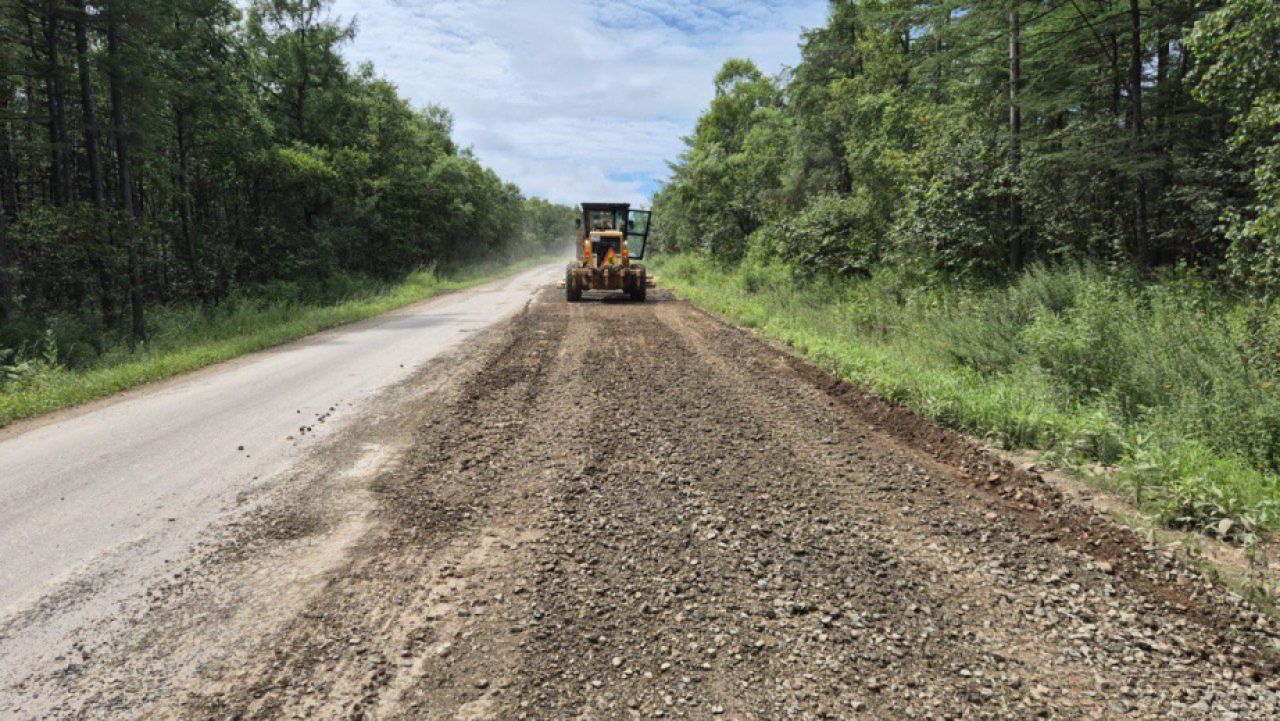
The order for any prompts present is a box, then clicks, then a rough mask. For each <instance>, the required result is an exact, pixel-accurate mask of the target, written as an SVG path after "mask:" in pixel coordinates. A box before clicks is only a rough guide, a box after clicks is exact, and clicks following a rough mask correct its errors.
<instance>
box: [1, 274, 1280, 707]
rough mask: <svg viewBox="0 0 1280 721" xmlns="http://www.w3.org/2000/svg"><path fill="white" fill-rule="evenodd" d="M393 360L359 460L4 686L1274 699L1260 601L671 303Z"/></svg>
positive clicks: (82, 699) (141, 690)
mask: <svg viewBox="0 0 1280 721" xmlns="http://www.w3.org/2000/svg"><path fill="white" fill-rule="evenodd" d="M415 382H416V383H418V384H420V386H421V387H420V389H419V390H424V389H425V390H427V391H429V392H424V393H423V400H422V402H420V403H416V404H413V406H412V408H411V409H409V410H405V411H403V412H402V413H401V414H398V415H396V416H394V417H388V418H383V419H380V420H379V421H377V422H376V423H373V424H371V425H370V426H369V427H367V428H365V429H362V431H361V432H362V433H365V434H366V437H365V438H364V439H363V440H358V439H357V438H356V437H354V436H353V438H352V443H363V444H365V445H363V446H360V445H357V446H353V447H356V448H365V447H367V448H368V449H369V450H368V452H367V453H364V454H355V455H353V456H352V458H350V459H348V460H349V461H350V463H352V464H355V467H357V468H359V469H361V470H360V471H359V472H350V470H349V469H348V471H343V470H341V469H339V468H337V467H328V468H317V469H314V472H313V474H312V475H310V476H300V477H299V478H298V479H296V481H295V482H294V483H293V485H291V486H290V485H288V484H286V487H285V489H282V492H281V493H280V494H279V497H278V498H277V499H276V500H275V501H274V502H273V503H268V504H267V506H266V507H265V508H264V509H263V510H262V512H260V513H258V514H256V515H254V516H253V517H252V518H251V519H250V521H249V522H247V523H245V524H244V525H242V526H241V527H239V528H238V529H236V530H235V531H234V533H232V534H231V536H230V537H229V538H228V539H227V540H226V541H225V542H223V543H222V544H220V545H218V546H216V547H214V548H212V549H211V550H209V552H208V553H207V554H206V555H205V556H204V557H202V559H200V560H199V562H198V563H195V564H194V565H193V566H192V568H191V570H190V571H189V572H186V573H184V574H183V576H182V577H181V578H176V579H173V580H172V582H171V583H169V584H166V585H165V586H164V587H163V588H157V589H152V590H151V591H149V592H148V593H149V594H150V595H151V598H152V603H151V605H150V607H149V608H148V609H147V610H146V611H145V612H143V613H140V614H138V616H137V618H135V619H134V620H133V621H132V622H131V623H130V624H129V625H128V628H127V630H125V631H122V632H120V633H117V634H115V635H114V636H112V637H111V638H110V639H109V640H107V641H104V642H103V643H102V644H100V645H99V646H96V647H94V648H93V649H92V651H91V652H90V653H89V654H88V656H87V657H80V658H76V659H68V661H67V664H66V666H65V668H62V669H59V670H58V671H57V672H56V673H51V674H40V675H38V676H35V677H33V678H31V679H29V680H28V681H27V683H26V685H25V686H24V687H23V693H25V694H27V698H29V699H35V698H37V697H38V698H40V699H43V701H42V703H45V704H49V703H50V701H52V703H51V705H48V706H47V708H49V709H50V713H51V714H52V715H65V716H75V717H88V718H94V717H97V718H113V717H120V716H121V715H125V716H152V717H175V718H176V717H183V718H192V717H195V718H219V719H225V718H233V719H238V718H282V717H284V718H291V717H310V718H427V719H522V718H527V719H562V718H585V719H595V718H598V719H613V718H624V719H625V718H659V717H681V718H716V717H723V718H731V719H766V718H769V719H772V718H854V717H857V718H885V719H898V718H1031V717H1049V718H1152V719H1155V718H1212V719H1223V718H1240V719H1263V718H1272V717H1275V715H1276V714H1277V713H1280V695H1278V691H1280V677H1278V676H1277V674H1276V671H1277V667H1276V664H1275V663H1274V661H1273V660H1272V658H1273V656H1272V655H1271V652H1272V650H1273V649H1274V648H1275V644H1276V639H1277V636H1276V633H1275V629H1274V628H1273V627H1272V626H1271V624H1270V622H1269V621H1268V620H1267V619H1266V618H1265V617H1262V616H1260V615H1258V614H1257V613H1255V612H1254V611H1253V610H1251V609H1249V608H1248V607H1247V606H1246V605H1244V604H1242V603H1240V602H1239V601H1237V600H1236V599H1234V598H1233V597H1231V596H1230V595H1229V594H1227V593H1226V592H1225V591H1224V590H1223V589H1221V588H1219V587H1217V586H1215V585H1214V584H1213V583H1211V582H1210V581H1209V580H1208V579H1206V578H1204V577H1203V576H1201V575H1200V574H1199V573H1197V572H1196V571H1194V570H1192V569H1188V568H1187V567H1185V566H1184V565H1182V564H1181V563H1180V562H1178V561H1177V560H1176V559H1175V558H1174V557H1173V556H1172V555H1171V554H1169V553H1167V552H1165V551H1163V550H1160V549H1155V548H1150V547H1148V546H1147V545H1145V544H1144V543H1143V542H1142V541H1141V539H1138V538H1136V537H1135V536H1134V535H1133V534H1132V533H1130V532H1129V531H1126V530H1124V529H1123V528H1121V527H1119V526H1118V525H1116V524H1115V523H1113V522H1111V521H1109V520H1108V519H1106V518H1105V517H1103V516H1102V515H1101V514H1098V513H1095V512H1093V511H1091V510H1088V509H1086V508H1084V507H1082V506H1080V505H1073V504H1069V503H1066V502H1065V501H1064V499H1063V498H1062V496H1061V494H1060V493H1059V492H1058V491H1057V490H1055V488H1054V487H1053V486H1051V485H1050V484H1047V483H1045V482H1043V481H1042V480H1041V479H1039V478H1038V477H1037V476H1035V475H1033V474H1029V473H1026V472H1023V471H1021V470H1018V469H1016V468H1014V467H1012V466H1011V465H1009V464H1007V463H1005V462H1004V461H1002V460H1000V459H998V458H995V457H994V456H991V455H989V454H988V453H986V452H985V451H983V450H982V449H981V448H979V447H978V446H976V445H974V444H973V443H971V442H970V441H969V440H968V439H966V438H964V437H963V436H960V435H958V434H955V433H952V432H950V431H946V430H944V429H941V428H938V427H937V426H934V425H932V424H929V423H926V422H924V421H921V420H920V419H919V418H917V417H915V416H914V415H912V414H910V413H908V412H906V411H903V410H902V409H899V408H896V407H893V406H890V405H888V404H885V403H883V402H882V401H879V400H878V399H875V398H873V397H871V396H868V395H866V394H864V393H862V392H860V391H859V390H858V389H856V388H852V387H849V386H847V385H845V384H842V383H839V382H837V381H835V380H834V379H832V378H831V377H830V376H827V375H826V374H824V373H822V372H821V371H818V370H816V369H814V368H813V367H811V366H809V365H807V364H805V363H803V362H802V361H799V360H797V359H795V358H794V357H792V356H790V355H788V354H786V353H784V352H781V351H779V350H777V349H775V348H772V347H770V346H768V345H766V344H763V343H761V342H759V341H757V340H755V339H754V338H752V337H751V336H749V335H748V334H746V333H743V332H741V331H739V330H737V329H734V328H731V327H729V326H726V325H724V324H722V323H720V322H718V321H716V320H714V319H712V318H711V317H709V316H707V315H705V314H703V313H701V312H699V311H697V310H695V309H693V308H691V307H690V306H688V305H686V304H684V303H679V302H675V301H672V300H671V299H670V298H669V296H664V295H658V297H657V299H656V300H651V302H649V303H646V304H643V305H640V304H631V303H618V302H585V303H581V304H572V305H570V304H566V303H564V302H563V300H562V298H561V297H560V296H559V294H556V293H554V292H550V291H549V292H545V293H543V294H542V295H540V296H539V298H538V299H537V300H536V301H535V302H533V303H532V304H531V305H530V306H529V308H528V309H527V310H526V312H525V313H523V314H522V315H520V316H519V317H518V318H517V319H515V320H514V321H513V322H511V323H509V324H507V325H505V326H503V327H502V328H500V329H497V330H494V331H492V332H489V333H487V334H486V335H485V336H484V337H483V338H480V339H478V340H477V342H476V343H474V344H473V346H472V348H471V349H469V351H468V352H467V353H465V354H460V355H458V356H457V357H455V358H453V359H451V361H450V362H449V363H443V364H436V365H435V366H433V369H432V370H431V371H430V372H428V373H425V374H423V375H422V376H421V377H419V378H418V379H416V380H415ZM361 464H363V465H361ZM286 490H287V491H288V492H284V491H286ZM32 703H33V704H34V701H33V702H32ZM34 707H35V706H34V705H33V706H31V708H34ZM13 711H14V712H15V714H16V715H18V716H22V715H23V713H22V709H21V708H18V707H15V708H14V709H13Z"/></svg>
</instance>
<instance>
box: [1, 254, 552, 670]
mask: <svg viewBox="0 0 1280 721" xmlns="http://www.w3.org/2000/svg"><path fill="white" fill-rule="evenodd" d="M554 277H555V273H554V270H553V268H552V267H541V268H538V269H535V270H531V271H527V272H524V273H521V274H519V275H516V276H513V277H511V278H508V279H505V280H502V281H498V282H494V283H490V284H487V285H484V286H479V287H477V288H474V289H471V290H467V291H463V292H459V293H454V294H450V295H447V296H443V297H441V298H437V299H434V300H432V301H428V302H425V303H422V304H419V305H416V306H412V307H410V308H407V309H403V310H401V311H398V312H395V313H392V314H389V315H386V316H382V317H379V318H376V319H372V320H369V321H365V322H362V323H358V324H355V325H351V326H347V327H343V328H339V329H335V330H332V331H329V332H326V333H322V334H319V335H317V336H313V337H311V338H308V339H305V340H303V341H300V342H297V343H293V344H290V345H287V346H283V347H281V348H278V349H275V350H272V351H268V352H264V353H259V354H255V355H252V356H248V357H246V358H242V359H240V360H237V361H233V362H231V363H227V364H223V365H221V366H217V367H214V368H211V369H207V370H205V371H201V372H198V373H195V374H192V375H190V376H187V377H184V378H182V379H179V380H177V381H173V382H169V383H166V384H161V385H159V386H157V387H155V388H150V389H144V390H142V391H139V392H133V393H130V394H127V395H125V396H123V397H121V398H119V399H116V400H113V401H110V402H107V403H103V404H98V405H97V406H94V407H92V408H89V409H87V410H81V411H72V412H69V413H66V414H63V417H60V418H55V419H53V421H52V422H50V421H47V420H46V421H43V422H37V423H29V424H26V425H25V426H20V427H16V428H13V429H9V430H7V431H4V432H3V434H2V435H0V685H3V684H4V683H5V682H6V681H11V680H13V679H12V678H11V677H10V678H6V676H7V675H8V674H9V673H13V672H15V671H16V670H17V669H16V667H18V666H20V665H22V666H25V665H27V663H28V662H33V661H35V660H36V658H37V657H38V656H40V655H43V654H46V653H56V652H58V649H59V646H61V645H64V644H65V643H66V641H67V637H68V634H70V633H71V632H72V631H73V630H74V629H75V628H77V627H81V626H83V625H84V624H86V623H90V622H93V621H95V620H96V619H98V618H101V617H105V616H109V615H110V614H112V613H113V610H114V609H115V607H116V604H117V603H118V602H119V600H120V599H122V598H124V597H126V596H127V595H129V594H130V593H131V592H133V591H136V590H137V589H138V588H141V587H143V584H144V582H145V581H146V580H147V579H149V578H151V577H152V576H154V575H155V574H157V573H158V572H160V571H161V570H162V569H164V566H165V564H166V562H167V561H170V560H173V559H176V558H178V557H181V556H182V555H183V554H184V553H185V551H186V550H187V548H188V547H189V546H190V545H191V543H192V542H193V541H194V540H195V539H196V538H197V537H198V535H199V534H200V532H201V531H202V530H204V529H206V528H207V527H208V526H209V524H211V523H213V522H215V521H216V520H218V519H219V518H220V517H222V516H223V515H224V514H225V513H227V512H228V510H229V509H233V508H235V507H236V505H237V501H241V502H242V501H244V499H245V494H246V492H248V493H249V495H252V492H253V491H254V490H255V489H259V488H262V487H264V486H265V485H266V484H267V483H268V482H269V481H270V479H272V478H273V477H277V476H278V475H279V474H282V473H285V472H287V471H288V470H289V469H290V468H292V467H294V466H295V465H297V464H298V463H300V462H302V461H303V460H304V459H305V458H306V456H307V454H308V453H309V452H310V451H311V450H312V449H315V448H317V447H318V445H319V443H318V441H319V440H321V439H323V438H324V437H325V436H330V435H332V434H333V433H335V432H337V431H338V430H340V429H341V428H343V427H344V426H349V425H350V424H352V423H353V422H355V421H357V420H358V419H360V418H362V416H364V415H365V414H367V412H369V411H370V408H369V406H370V405H371V404H370V403H369V401H370V399H372V398H373V397H374V396H376V395H377V394H379V392H382V391H385V390H386V389H388V388H391V387H393V386H394V385H395V384H396V383H397V382H399V381H402V380H404V379H405V378H407V377H408V376H409V375H411V374H412V373H413V372H414V371H415V370H416V369H418V368H420V367H421V366H422V365H424V364H425V363H427V362H428V361H430V360H431V359H432V358H434V357H436V356H438V355H439V354H440V353H442V352H443V351H445V350H446V349H449V348H450V347H452V346H455V345H456V344H458V343H460V342H462V341H463V340H465V339H466V338H467V334H468V333H470V332H473V331H476V330H479V329H481V328H483V327H485V326H487V325H489V324H491V323H494V322H495V321H498V320H501V319H503V318H505V317H507V316H509V315H511V314H512V313H514V312H516V311H517V310H519V309H520V308H521V307H522V306H523V305H524V304H525V302H526V301H527V300H528V299H529V298H530V297H531V295H532V293H533V291H535V290H536V289H537V288H538V287H542V286H545V285H546V284H547V283H549V282H550V281H552V280H553V279H554ZM330 409H334V410H333V411H331V410H330ZM318 417H324V418H323V422H320V420H319V418H318ZM302 426H311V427H313V428H314V430H313V431H308V432H306V433H300V431H299V429H300V428H301V427H302ZM6 658H8V660H9V662H6V661H5V659H6ZM11 662H12V663H11ZM6 667H8V668H9V669H10V671H9V672H5V671H4V670H2V669H4V668H6Z"/></svg>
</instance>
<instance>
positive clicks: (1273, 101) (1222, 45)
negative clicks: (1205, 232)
mask: <svg viewBox="0 0 1280 721" xmlns="http://www.w3.org/2000/svg"><path fill="white" fill-rule="evenodd" d="M1190 42H1191V47H1192V49H1193V50H1194V51H1195V52H1196V53H1197V54H1198V55H1200V56H1201V57H1202V58H1203V60H1202V61H1201V63H1200V68H1199V72H1198V76H1197V82H1196V86H1195V91H1194V92H1195V94H1196V96H1197V97H1198V98H1200V99H1201V100H1202V101H1203V102H1206V103H1217V104H1221V105H1223V106H1225V107H1226V108H1228V109H1229V111H1230V112H1231V121H1232V124H1233V126H1234V132H1233V135H1232V138H1231V147H1232V148H1233V149H1234V150H1236V151H1237V152H1240V153H1244V154H1246V155H1247V156H1249V158H1250V159H1251V160H1252V161H1253V173H1252V183H1253V189H1254V192H1255V194H1256V195H1255V197H1254V198H1253V199H1252V202H1249V203H1247V204H1245V205H1243V206H1242V207H1236V208H1232V209H1230V210H1229V212H1227V213H1226V215H1225V220H1226V222H1227V226H1228V233H1227V237H1228V238H1229V239H1230V241H1231V243H1232V253H1231V255H1230V257H1229V267H1230V269H1231V271H1232V272H1233V274H1234V275H1235V276H1236V277H1239V278H1243V279H1246V280H1249V281H1252V282H1256V283H1258V284H1260V285H1262V286H1263V287H1265V288H1266V289H1267V290H1269V291H1270V292H1272V293H1274V292H1277V291H1280V7H1278V6H1277V5H1276V3H1274V2H1271V1H1270V0H1228V2H1226V3H1225V5H1224V6H1223V7H1222V8H1221V9H1219V10H1218V11H1216V12H1214V13H1211V14H1209V15H1207V16H1205V18H1204V19H1203V20H1201V21H1200V22H1199V23H1198V24H1197V26H1196V28H1195V31H1194V32H1193V33H1192V35H1191V37H1190Z"/></svg>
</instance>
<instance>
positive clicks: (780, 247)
mask: <svg viewBox="0 0 1280 721" xmlns="http://www.w3.org/2000/svg"><path fill="white" fill-rule="evenodd" d="M864 215H865V212H864V210H863V209H862V208H861V207H860V204H859V203H858V201H857V200H855V199H854V198H851V197H841V196H837V195H820V196H818V197H817V198H814V199H813V200H812V201H811V202H810V203H809V205H807V206H806V207H805V208H804V210H802V211H800V212H799V213H797V214H795V215H791V216H787V217H785V218H783V219H781V220H777V221H774V222H772V223H769V224H767V225H765V226H764V227H762V228H760V230H758V231H756V233H755V234H754V235H753V237H752V240H751V245H752V247H753V249H754V251H755V253H756V257H757V258H758V259H763V260H766V261H769V260H772V261H781V262H782V263H785V264H787V265H789V266H790V267H792V268H793V269H795V271H796V274H797V275H799V276H801V277H810V278H811V277H816V276H819V275H827V274H834V275H842V276H848V275H866V274H867V273H868V272H869V271H870V269H871V266H872V264H873V263H875V261H876V259H877V258H878V257H879V256H880V248H879V245H878V243H877V241H876V240H875V239H874V238H872V237H870V236H871V233H870V232H869V231H868V229H867V228H866V227H864V224H863V222H862V218H863V217H864Z"/></svg>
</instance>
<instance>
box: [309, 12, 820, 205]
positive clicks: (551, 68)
mask: <svg viewBox="0 0 1280 721" xmlns="http://www.w3.org/2000/svg"><path fill="white" fill-rule="evenodd" d="M826 6H827V3H826V0H745V1H741V2H733V1H731V0H701V1H698V2H678V1H676V0H537V1H536V2H535V1H532V0H336V1H335V2H334V6H333V7H334V12H335V14H337V15H339V16H341V17H342V18H344V19H351V18H353V17H354V18H355V19H356V21H357V24H358V26H359V35H358V36H357V38H356V40H355V42H353V43H351V44H350V45H348V46H347V47H346V48H345V50H344V52H345V54H346V56H347V58H348V59H349V60H350V61H351V62H352V63H356V62H361V61H364V60H371V61H373V63H374V65H375V66H376V67H377V69H378V72H379V73H380V74H382V75H384V76H386V77H387V78H388V79H390V80H391V81H393V82H395V83H396V84H397V85H398V86H399V87H400V90H401V92H402V93H403V94H404V95H406V96H407V97H408V98H409V99H410V100H411V101H413V102H414V103H415V104H418V105H425V104H427V103H438V104H440V105H443V106H445V107H447V108H449V110H451V111H452V112H453V114H454V118H455V127H456V136H457V138H458V140H459V142H461V143H462V144H463V145H465V146H470V147H471V148H473V149H474V151H475V153H476V155H477V156H478V157H479V158H480V160H481V161H482V162H484V163H485V164H486V165H488V166H490V167H492V168H493V169H494V170H496V171H497V172H498V173H499V174H500V175H501V176H502V177H503V178H504V179H506V180H510V181H512V182H515V183H517V184H519V185H520V187H521V188H522V189H523V190H524V191H525V193H526V194H531V195H540V196H542V197H546V198H550V199H552V200H556V201H559V202H563V203H571V204H572V203H577V202H580V201H583V200H624V201H630V202H633V203H634V202H643V201H644V200H646V199H647V198H648V196H649V195H650V194H651V193H652V192H653V190H655V189H656V187H657V181H658V180H659V179H660V178H662V177H664V176H665V174H666V161H667V160H668V159H671V158H673V157H675V155H676V154H678V153H679V152H680V150H681V148H682V147H683V145H682V143H681V140H680V139H681V137H682V136H684V135H687V134H688V133H689V132H690V131H691V130H692V128H693V124H694V122H695V121H696V120H697V117H698V114H699V113H700V112H701V110H702V109H703V108H705V107H706V105H707V103H708V101H709V100H710V99H711V94H712V88H711V79H712V76H713V75H714V74H715V71H716V69H717V68H718V67H719V66H720V64H721V63H722V62H723V61H724V60H725V59H726V58H729V57H750V58H752V59H754V60H755V61H756V62H757V63H759V64H760V67H761V68H762V69H763V70H764V71H765V72H768V73H773V72H777V71H778V70H780V69H781V68H782V67H783V66H784V65H794V64H795V62H796V61H797V60H798V58H799V51H798V50H797V48H796V45H797V42H798V40H799V34H800V31H801V29H802V28H805V27H814V26H817V25H820V24H821V23H822V22H823V20H824V19H825V16H826Z"/></svg>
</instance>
